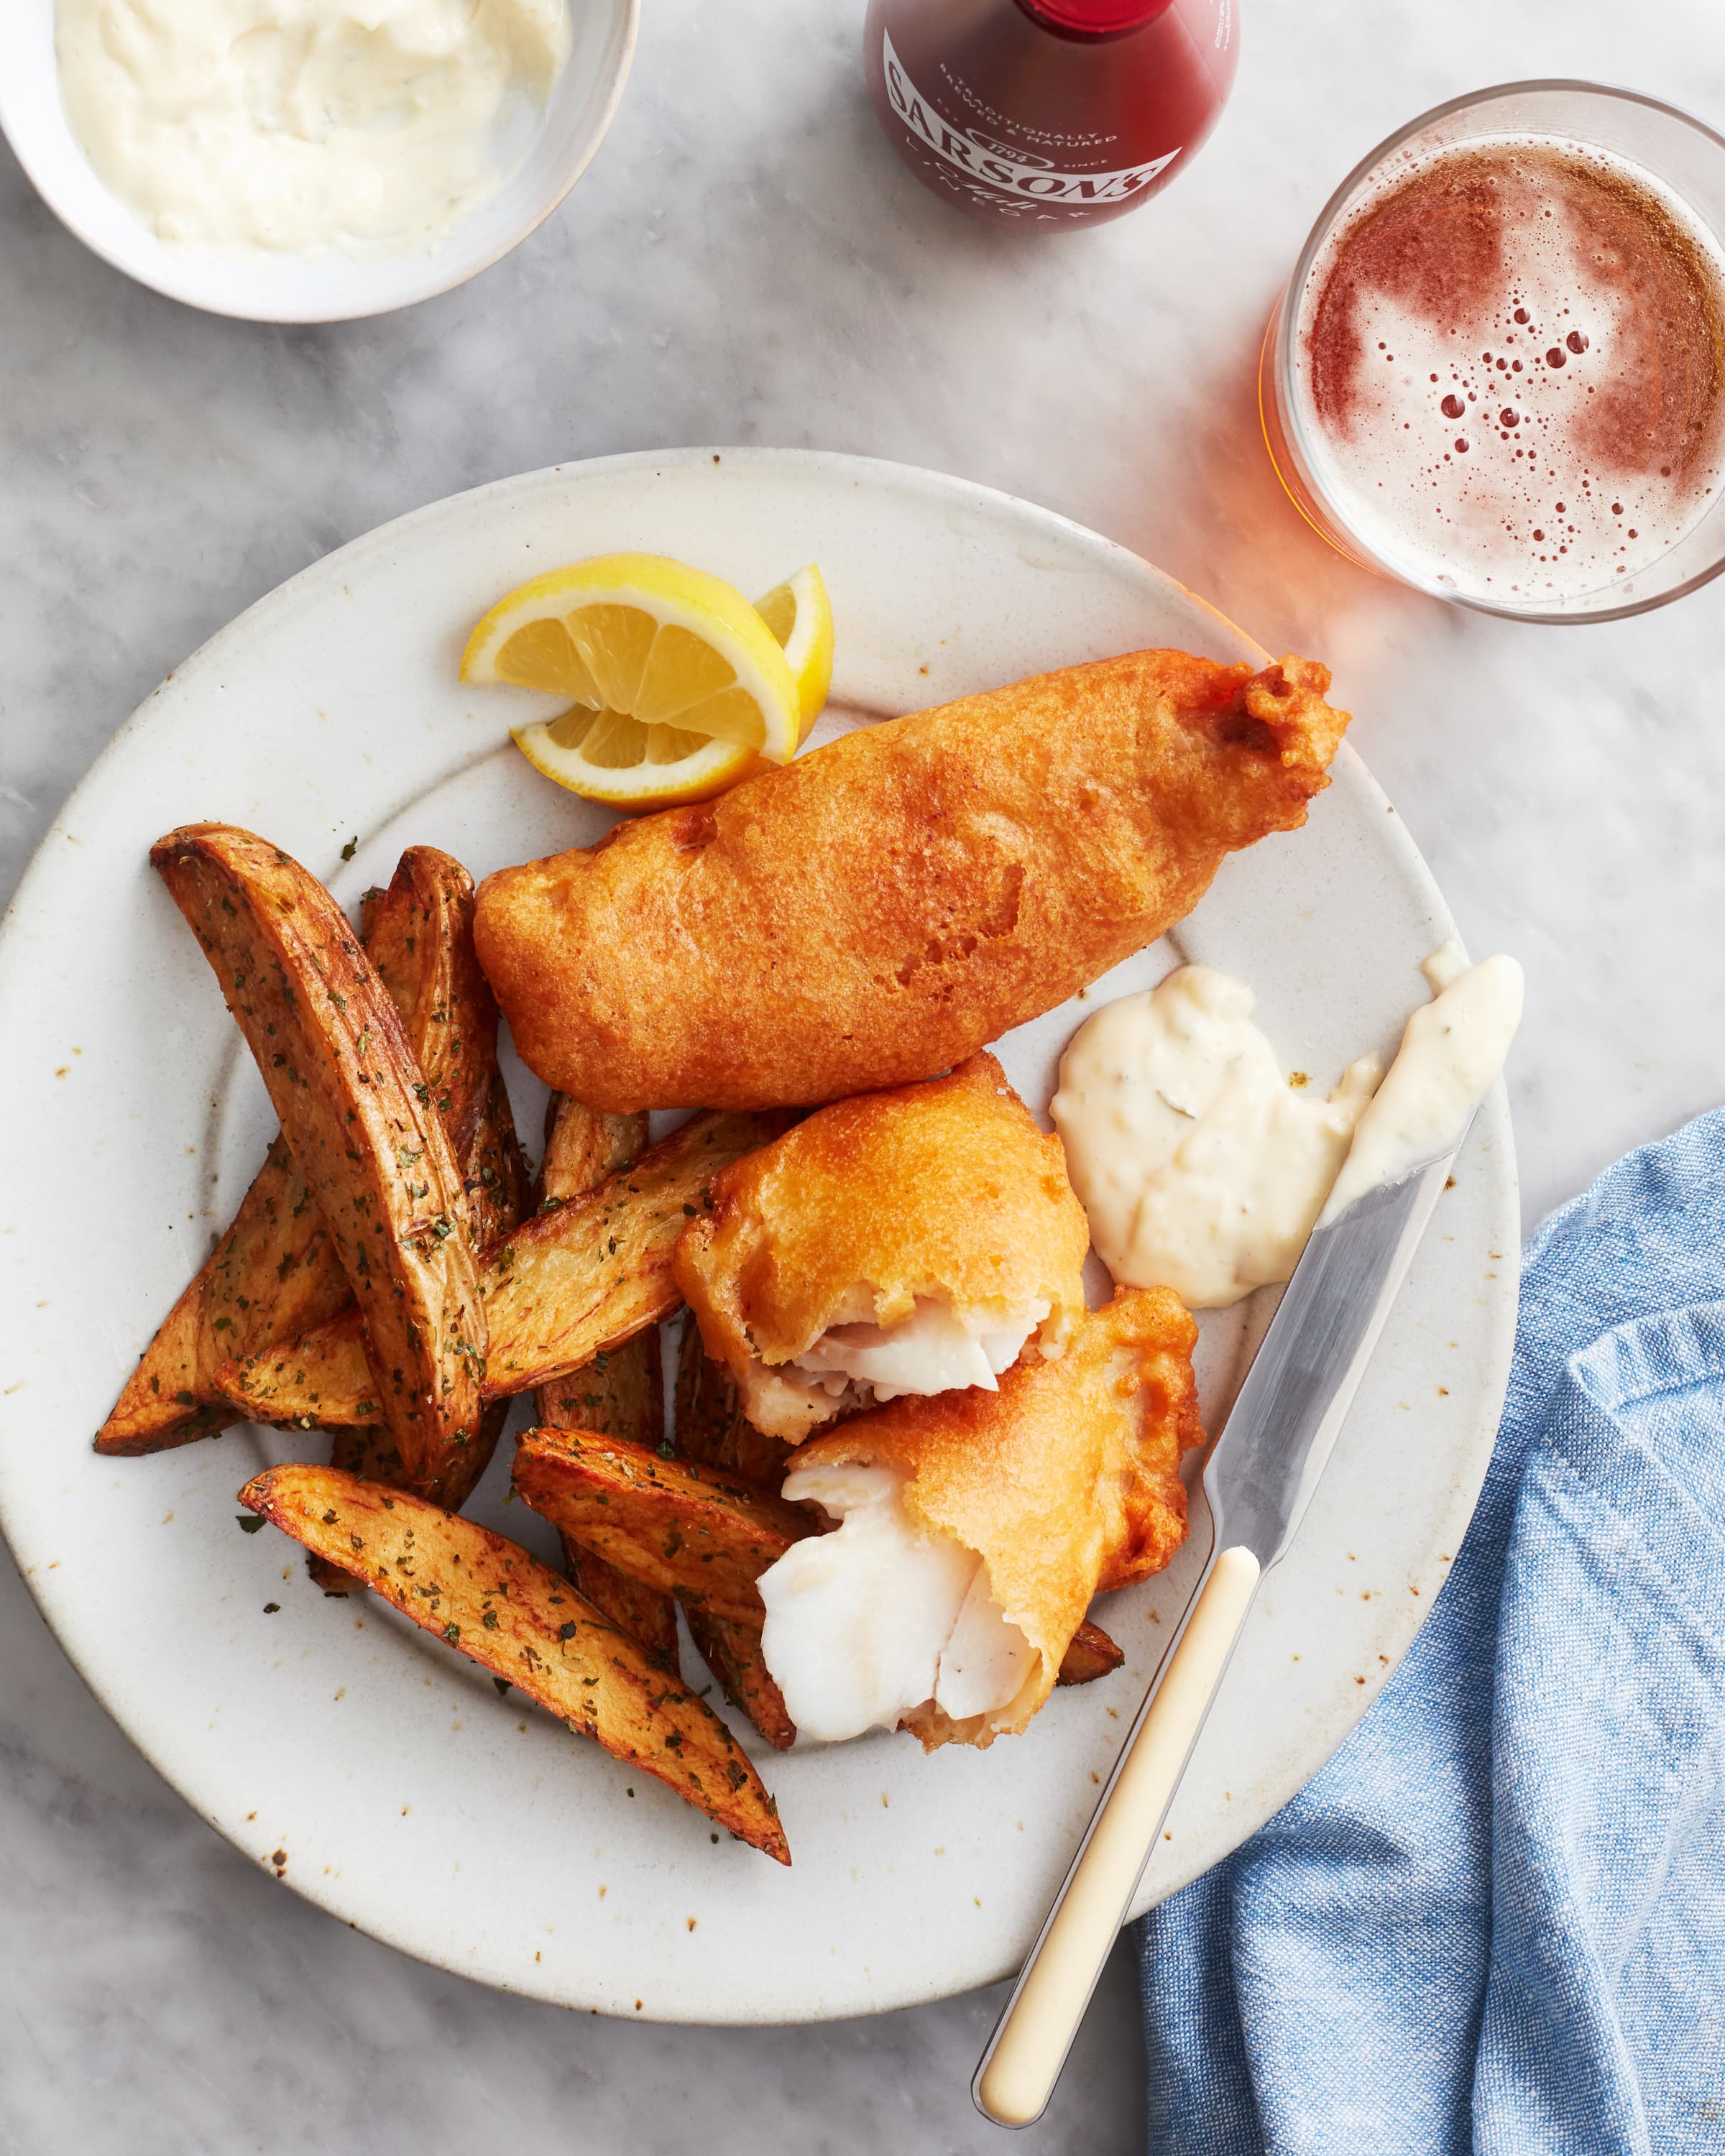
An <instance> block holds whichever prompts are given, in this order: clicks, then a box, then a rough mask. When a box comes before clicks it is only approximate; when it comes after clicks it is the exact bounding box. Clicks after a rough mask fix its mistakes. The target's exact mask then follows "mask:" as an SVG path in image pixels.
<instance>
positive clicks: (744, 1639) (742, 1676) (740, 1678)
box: [683, 1609, 797, 1752]
mask: <svg viewBox="0 0 1725 2156" xmlns="http://www.w3.org/2000/svg"><path fill="white" fill-rule="evenodd" d="M683 1614H684V1616H685V1619H686V1620H687V1622H688V1626H689V1636H690V1637H691V1639H692V1640H694V1642H695V1644H696V1647H697V1648H698V1649H699V1650H700V1651H701V1660H702V1661H704V1662H705V1663H706V1666H707V1667H708V1668H709V1669H710V1670H711V1671H712V1673H713V1675H714V1676H715V1677H716V1678H717V1680H718V1681H719V1686H720V1689H721V1691H723V1693H724V1695H725V1697H726V1699H728V1700H729V1701H730V1702H731V1704H732V1706H733V1707H740V1708H741V1709H742V1712H743V1713H745V1714H746V1715H747V1717H748V1718H749V1720H750V1721H751V1722H752V1723H753V1725H754V1727H756V1729H757V1730H758V1731H759V1732H760V1733H761V1735H762V1737H764V1738H766V1740H767V1742H768V1743H769V1744H770V1745H772V1746H773V1749H774V1750H775V1751H778V1752H788V1751H789V1750H790V1748H791V1747H792V1745H793V1744H794V1743H796V1741H797V1725H796V1723H795V1722H793V1721H792V1720H791V1717H790V1711H789V1709H788V1707H786V1705H785V1703H784V1694H783V1692H782V1691H780V1690H779V1688H778V1686H777V1685H776V1684H775V1683H774V1682H773V1672H772V1671H771V1670H769V1669H768V1666H767V1657H766V1655H764V1654H762V1651H761V1627H760V1625H758V1624H754V1625H739V1624H737V1623H736V1622H735V1621H734V1620H732V1619H731V1618H728V1617H713V1616H703V1615H702V1614H700V1613H699V1612H698V1611H696V1610H693V1609H685V1611H684V1613H683Z"/></svg>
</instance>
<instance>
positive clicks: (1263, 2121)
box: [1138, 1110, 1725, 2156]
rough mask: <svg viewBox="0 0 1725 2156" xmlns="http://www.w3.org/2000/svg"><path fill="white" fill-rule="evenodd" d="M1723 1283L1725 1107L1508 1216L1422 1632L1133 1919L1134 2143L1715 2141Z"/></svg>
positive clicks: (1720, 2044) (1418, 2155)
mask: <svg viewBox="0 0 1725 2156" xmlns="http://www.w3.org/2000/svg"><path fill="white" fill-rule="evenodd" d="M1722 1297H1725V1110H1721V1111H1716V1112H1715V1113H1713V1114H1712V1115H1708V1116H1702V1117H1701V1118H1700V1119H1699V1120H1698V1121H1697V1122H1693V1123H1691V1124H1690V1125H1688V1127H1686V1128H1685V1129H1683V1130H1681V1131H1679V1132H1677V1133H1676V1136H1675V1137H1671V1138H1667V1139H1666V1140H1665V1141H1664V1142H1662V1143H1661V1144H1658V1145H1653V1146H1648V1147H1645V1148H1644V1149H1643V1150H1642V1151H1641V1152H1635V1153H1632V1154H1630V1157H1629V1158H1627V1159H1626V1160H1624V1161H1620V1163H1618V1165H1617V1166H1616V1167H1615V1168H1611V1169H1609V1171H1608V1172H1607V1173H1605V1174H1604V1175H1603V1176H1601V1177H1600V1178H1599V1181H1598V1182H1597V1183H1595V1184H1594V1187H1593V1188H1592V1189H1591V1190H1589V1192H1588V1193H1586V1194H1585V1196H1584V1197H1582V1198H1579V1199H1576V1200H1575V1201H1574V1203H1573V1204H1569V1205H1568V1206H1566V1207H1565V1208H1564V1209H1563V1211H1561V1212H1560V1213H1558V1214H1554V1215H1553V1218H1552V1219H1549V1220H1548V1221H1547V1222H1546V1224H1545V1225H1544V1226H1543V1228H1541V1229H1540V1230H1539V1231H1538V1234H1537V1235H1535V1236H1534V1237H1533V1239H1532V1242H1531V1243H1530V1244H1529V1245H1528V1247H1527V1255H1526V1269H1525V1272H1524V1276H1523V1281H1522V1305H1521V1319H1520V1324H1519V1327H1518V1329H1517V1339H1516V1356H1515V1366H1514V1370H1513V1373H1512V1377H1511V1379H1510V1386H1509V1395H1508V1399H1507V1402H1506V1404H1505V1408H1504V1415H1503V1423H1502V1429H1501V1430H1500V1433H1499V1435H1498V1439H1497V1450H1496V1453H1495V1455H1494V1457H1493V1460H1492V1463H1491V1471H1490V1473H1489V1475H1488V1476H1487V1478H1486V1486H1485V1491H1484V1494H1483V1496H1481V1501H1480V1506H1479V1510H1478V1512H1477V1513H1476V1515H1475V1517H1474V1521H1473V1524H1472V1526H1471V1527H1470V1529H1469V1531H1468V1534H1467V1537H1466V1541H1465V1542H1464V1543H1463V1544H1462V1546H1461V1549H1460V1551H1459V1552H1458V1553H1457V1554H1456V1560H1455V1565H1454V1566H1453V1568H1451V1572H1450V1578H1448V1580H1447V1581H1446V1582H1445V1585H1444V1588H1443V1590H1442V1592H1441V1594H1440V1595H1439V1596H1438V1598H1437V1600H1436V1603H1435V1606H1434V1608H1433V1610H1432V1614H1431V1616H1430V1619H1429V1620H1428V1621H1427V1623H1426V1625H1425V1629H1424V1630H1423V1631H1422V1632H1421V1633H1420V1636H1419V1638H1418V1639H1417V1640H1415V1642H1414V1647H1413V1650H1412V1651H1411V1652H1410V1653H1409V1655H1408V1657H1407V1659H1406V1660H1405V1661H1404V1662H1403V1664H1402V1666H1401V1667H1400V1669H1399V1671H1397V1672H1396V1674H1395V1676H1394V1678H1393V1679H1392V1680H1391V1681H1390V1683H1389V1685H1388V1686H1386V1687H1385V1689H1384V1693H1383V1695H1382V1696H1381V1697H1380V1698H1379V1699H1378V1701H1377V1702H1376V1703H1375V1704H1374V1705H1373V1707H1372V1708H1371V1710H1370V1712H1368V1714H1367V1716H1366V1717H1365V1719H1364V1720H1363V1722H1361V1724H1360V1726H1359V1727H1358V1729H1357V1730H1355V1732H1354V1733H1353V1736H1352V1737H1350V1738H1348V1742H1347V1743H1345V1744H1344V1745H1343V1747H1342V1749H1341V1750H1340V1751H1339V1752H1338V1753H1337V1754H1336V1756H1335V1758H1333V1759H1332V1761H1331V1762H1330V1763H1329V1764H1328V1766H1327V1767H1326V1768H1324V1770H1323V1771H1322V1774H1319V1775H1318V1776H1317V1779H1316V1780H1314V1781H1313V1782H1312V1784H1310V1786H1309V1787H1308V1788H1307V1789H1305V1790H1303V1791H1302V1792H1301V1794H1300V1795H1299V1796H1298V1797H1296V1799H1294V1801H1293V1802H1292V1803H1291V1804H1289V1805H1288V1806H1287V1807H1286V1809H1284V1810H1283V1811H1281V1813H1279V1814H1278V1815H1277V1816H1276V1818H1275V1819H1273V1820H1271V1821H1270V1823H1269V1824H1268V1825H1266V1826H1265V1827H1264V1828H1263V1829H1261V1830H1260V1832H1259V1833H1258V1834H1256V1835H1254V1837H1253V1838H1252V1840H1250V1841H1249V1842H1247V1843H1246V1844H1245V1845H1244V1847H1242V1848H1241V1849H1240V1850H1238V1851H1235V1854H1234V1856H1231V1857H1230V1858H1228V1859H1227V1860H1226V1861H1225V1862H1224V1863H1222V1864H1219V1865H1218V1866H1216V1867H1215V1868H1214V1870H1213V1871H1209V1872H1208V1873H1207V1874H1206V1875H1205V1876H1204V1877H1203V1878H1202V1879H1199V1880H1196V1881H1194V1882H1193V1884H1192V1885H1191V1886H1189V1887H1187V1888H1185V1889H1184V1890H1183V1892H1181V1893H1178V1894H1177V1895H1175V1896H1173V1897H1172V1898H1171V1899H1170V1900H1169V1901H1168V1902H1164V1903H1163V1905H1162V1907H1159V1908H1158V1909H1155V1910H1153V1911H1152V1912H1151V1913H1150V1915H1149V1916H1148V1917H1146V1918H1145V1919H1144V1921H1143V1922H1142V1925H1141V1926H1140V1927H1139V1931H1138V1944H1139V1954H1140V1963H1141V1968H1142V1982H1143V1995H1144V2010H1145V2025H1146V2030H1147V2038H1148V2043H1149V2053H1150V2097H1149V2122H1150V2134H1149V2147H1150V2150H1151V2152H1152V2156H1258V2152H1260V2151H1261V2152H1265V2156H1296V2152H1298V2156H1306V2152H1312V2156H1404V2152H1406V2156H1461V2152H1463V2151H1474V2152H1478V2156H1534V2152H1538V2156H1625V2152H1630V2151H1636V2152H1640V2151H1645V2152H1647V2156H1700V2152H1707V2156H1718V2152H1725V1300H1722V1299H1721V1298H1722Z"/></svg>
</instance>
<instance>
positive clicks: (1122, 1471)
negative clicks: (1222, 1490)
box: [796, 1287, 1204, 1751]
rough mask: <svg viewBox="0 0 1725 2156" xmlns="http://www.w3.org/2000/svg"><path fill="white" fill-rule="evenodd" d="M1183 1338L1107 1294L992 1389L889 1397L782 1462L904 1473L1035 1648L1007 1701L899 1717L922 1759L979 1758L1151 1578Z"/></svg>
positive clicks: (1174, 1476) (1144, 1295)
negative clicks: (1100, 1595)
mask: <svg viewBox="0 0 1725 2156" xmlns="http://www.w3.org/2000/svg"><path fill="white" fill-rule="evenodd" d="M1197 1337H1198V1327H1196V1325H1194V1322H1192V1319H1191V1318H1190V1317H1189V1316H1188V1314H1187V1312H1186V1311H1185V1310H1184V1309H1183V1306H1181V1303H1180V1301H1179V1299H1178V1296H1175V1295H1173V1293H1172V1292H1171V1291H1169V1290H1168V1289H1167V1288H1160V1287H1158V1288H1122V1290H1121V1291H1119V1293H1118V1294H1117V1295H1116V1296H1115V1298H1114V1300H1113V1301H1112V1302H1111V1303H1109V1304H1108V1305H1107V1306H1106V1308H1104V1309H1101V1310H1098V1311H1093V1312H1091V1313H1090V1314H1089V1315H1088V1316H1087V1317H1086V1318H1085V1319H1084V1320H1083V1321H1082V1322H1081V1324H1080V1325H1079V1327H1078V1328H1077V1330H1076V1332H1075V1333H1074V1335H1073V1337H1072V1340H1071V1342H1070V1345H1069V1347H1067V1349H1066V1352H1065V1354H1064V1355H1063V1356H1062V1357H1061V1358H1060V1360H1059V1361H1058V1362H1054V1363H1050V1362H1045V1361H1044V1360H1043V1359H1042V1358H1040V1356H1034V1355H1032V1356H1029V1357H1027V1358H1025V1359H1024V1361H1023V1362H1021V1363H1018V1364H1017V1365H1016V1366H1015V1367H1014V1368H1012V1369H1010V1370H1009V1371H1008V1372H1007V1373H1006V1374H1005V1376H1004V1377H1003V1378H1001V1380H1000V1389H999V1392H998V1393H984V1392H980V1391H977V1390H974V1389H973V1390H970V1391H967V1392H959V1393H942V1394H937V1395H936V1396H935V1397H934V1398H933V1399H901V1400H895V1401H893V1402H892V1403H891V1405H890V1406H887V1407H884V1408H879V1409H875V1412H874V1413H873V1414H865V1415H859V1416H858V1417H857V1418H856V1419H855V1421H853V1422H848V1423H846V1424H844V1425H843V1427H842V1428H840V1429H839V1430H834V1432H833V1433H832V1435H830V1436H828V1437H819V1438H816V1439H815V1440H814V1441H813V1443H811V1444H809V1445H804V1446H803V1448H802V1450H800V1451H799V1452H798V1455H797V1462H796V1464H797V1466H798V1469H801V1468H802V1467H803V1466H807V1465H809V1464H811V1463H833V1464H846V1463H850V1462H860V1463H863V1464H874V1463H880V1464H883V1465H886V1466H896V1467H897V1468H898V1469H899V1470H900V1471H901V1473H902V1474H903V1476H904V1477H905V1505H906V1510H907V1511H908V1512H910V1514H911V1517H912V1518H913V1519H915V1520H916V1521H917V1522H920V1524H922V1526H923V1527H927V1528H928V1529H930V1530H931V1531H932V1532H935V1533H937V1534H944V1535H952V1536H955V1537H957V1540H958V1541H959V1542H961V1543H963V1545H964V1546H965V1548H967V1549H973V1550H976V1551H977V1552H978V1553H980V1555H981V1557H982V1559H983V1564H984V1566H985V1567H986V1568H987V1570H988V1587H989V1591H990V1593H991V1594H993V1598H994V1599H995V1601H996V1602H997V1603H999V1605H1000V1607H1001V1609H1003V1610H1004V1612H1005V1614H1006V1616H1007V1617H1008V1619H1009V1620H1010V1621H1011V1622H1012V1623H1013V1624H1014V1625H1018V1626H1019V1628H1020V1629H1021V1630H1023V1632H1024V1636H1025V1637H1026V1639H1028V1640H1029V1642H1030V1645H1031V1646H1032V1648H1033V1649H1034V1650H1035V1654H1036V1664H1035V1667H1034V1671H1033V1673H1032V1675H1031V1676H1030V1677H1029V1679H1028V1680H1027V1681H1026V1682H1025V1684H1024V1687H1023V1688H1022V1689H1021V1690H1020V1691H1019V1695H1018V1697H1017V1698H1016V1699H1014V1700H1013V1701H1012V1702H1010V1704H1009V1706H1007V1707H1003V1708H1001V1709H999V1710H998V1711H997V1712H994V1713H992V1714H979V1715H973V1716H970V1717H968V1718H967V1719H965V1720H964V1721H962V1722H954V1721H953V1720H952V1719H951V1717H949V1716H947V1714H945V1713H944V1712H942V1710H941V1709H940V1708H939V1707H936V1706H935V1705H934V1704H933V1703H932V1702H929V1704H928V1705H927V1706H925V1707H920V1708H919V1709H918V1710H917V1711H916V1713H914V1714H912V1715H911V1716H909V1717H907V1719H906V1727H909V1728H911V1729H913V1730H914V1731H915V1732H916V1735H917V1736H918V1737H920V1738H922V1742H923V1744H924V1745H925V1747H926V1748H927V1749H928V1750H930V1751H932V1750H933V1749H934V1748H935V1747H936V1746H937V1745H938V1744H946V1743H961V1744H975V1745H978V1746H987V1745H988V1744H990V1743H993V1740H994V1738H996V1737H999V1736H1001V1735H1003V1734H1004V1735H1010V1734H1013V1733H1014V1732H1017V1731H1019V1730H1020V1729H1022V1728H1023V1727H1024V1725H1025V1723H1026V1722H1029V1719H1030V1717H1031V1716H1032V1715H1033V1714H1034V1712H1036V1710H1037V1708H1038V1707H1040V1706H1041V1705H1042V1702H1044V1701H1045V1699H1046V1698H1047V1697H1048V1695H1049V1693H1050V1691H1051V1690H1052V1689H1053V1687H1054V1685H1055V1681H1056V1679H1057V1678H1058V1676H1059V1674H1060V1664H1061V1661H1062V1660H1063V1658H1064V1657H1065V1653H1066V1650H1067V1648H1068V1647H1069V1645H1070V1644H1071V1641H1072V1639H1073V1636H1074V1635H1075V1634H1076V1632H1077V1630H1078V1628H1079V1626H1080V1625H1081V1623H1082V1621H1083V1619H1084V1614H1085V1611H1086V1609H1088V1608H1089V1607H1090V1602H1091V1596H1092V1595H1093V1594H1096V1592H1097V1591H1098V1590H1099V1589H1108V1588H1115V1587H1124V1586H1127V1585H1128V1584H1130V1583H1131V1582H1132V1581H1133V1580H1136V1579H1144V1578H1148V1576H1149V1575H1150V1574H1151V1573H1154V1572H1160V1571H1161V1570H1162V1568H1163V1566H1164V1565H1165V1564H1167V1563H1168V1560H1169V1558H1172V1557H1173V1554H1174V1552H1175V1551H1176V1550H1177V1549H1178V1548H1179V1547H1180V1545H1181V1543H1183V1541H1184V1540H1185V1538H1186V1491H1185V1486H1184V1485H1183V1483H1182V1482H1181V1481H1180V1476H1179V1465H1180V1457H1181V1455H1182V1454H1183V1453H1184V1452H1186V1451H1187V1450H1189V1449H1190V1448H1191V1447H1192V1446H1194V1445H1199V1444H1201V1443H1202V1442H1203V1440H1204V1432H1203V1430H1202V1428H1201V1427H1200V1425H1199V1419H1198V1391H1197V1387H1196V1385H1195V1383H1194V1380H1193V1375H1192V1348H1193V1343H1194V1342H1195V1341H1196V1339H1197Z"/></svg>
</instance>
